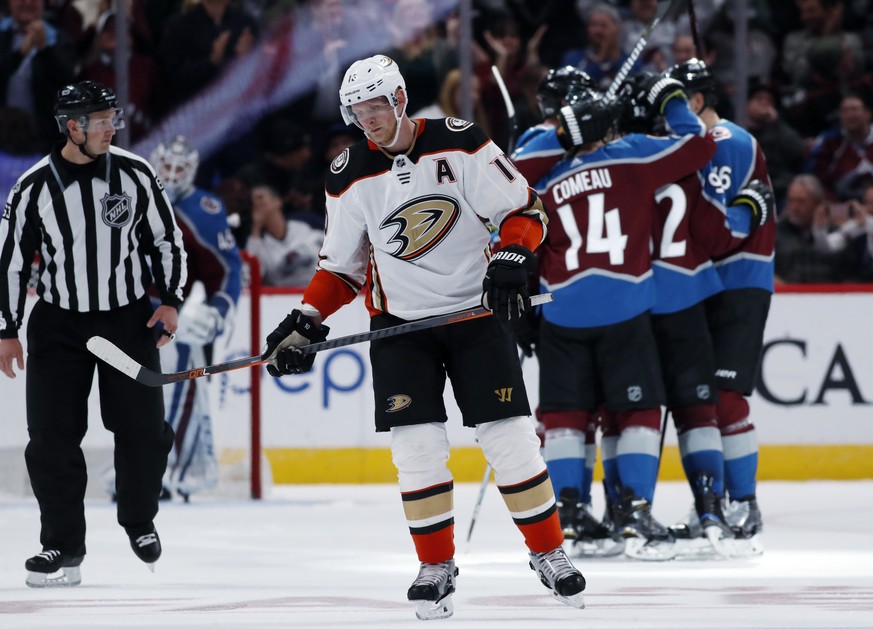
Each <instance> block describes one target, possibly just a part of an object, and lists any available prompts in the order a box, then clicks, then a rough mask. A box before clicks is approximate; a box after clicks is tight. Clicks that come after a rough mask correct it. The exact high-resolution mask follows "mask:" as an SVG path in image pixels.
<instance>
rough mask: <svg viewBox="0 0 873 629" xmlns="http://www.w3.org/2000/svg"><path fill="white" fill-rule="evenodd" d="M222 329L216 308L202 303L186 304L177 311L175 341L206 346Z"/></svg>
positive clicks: (221, 321)
mask: <svg viewBox="0 0 873 629" xmlns="http://www.w3.org/2000/svg"><path fill="white" fill-rule="evenodd" d="M223 328H224V318H223V317H222V316H221V312H219V310H218V308H216V307H215V306H210V305H209V304H206V303H203V302H195V303H186V304H185V305H184V306H182V309H181V310H180V311H179V328H178V329H177V330H176V340H177V341H179V342H180V343H185V344H186V345H206V344H207V343H211V342H212V341H214V340H215V337H216V336H217V335H218V333H219V332H221V330H222V329H223Z"/></svg>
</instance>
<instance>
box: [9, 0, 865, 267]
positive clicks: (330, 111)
mask: <svg viewBox="0 0 873 629" xmlns="http://www.w3.org/2000/svg"><path fill="white" fill-rule="evenodd" d="M79 4H80V3H74V2H73V1H72V0H6V1H4V2H0V98H2V101H0V108H2V109H0V173H2V175H0V182H2V185H3V187H4V190H3V191H2V193H3V194H6V193H7V192H8V189H9V188H10V187H11V185H12V183H11V182H14V181H15V179H16V178H17V176H18V175H19V174H21V173H22V172H23V171H24V170H25V169H26V168H27V167H28V166H29V164H30V163H32V162H33V160H35V159H37V158H38V156H40V155H42V154H44V153H45V152H46V151H47V149H49V148H50V147H51V145H52V144H53V143H54V142H56V141H57V140H59V139H60V138H59V135H58V133H57V127H56V125H55V121H54V119H53V117H52V112H51V110H50V109H51V106H52V103H53V102H54V95H55V93H56V91H57V89H58V88H59V87H61V86H62V85H64V84H67V83H70V82H72V81H75V80H79V79H92V80H96V81H99V82H102V83H104V84H106V85H109V86H110V87H113V86H114V83H115V72H114V63H115V56H114V52H115V47H116V44H117V42H116V26H115V13H114V10H113V3H112V2H111V1H110V0H95V3H94V4H95V5H98V6H96V11H95V12H94V13H95V16H94V19H86V16H85V15H83V13H82V12H80V9H79V8H77V7H78V6H79ZM435 4H438V3H433V2H430V1H429V0H309V1H308V2H306V1H304V0H296V1H295V0H284V1H283V0H273V1H270V0H162V1H161V0H128V2H127V7H128V16H127V22H128V24H129V25H130V52H131V54H130V56H129V61H128V64H129V77H130V81H129V88H128V92H129V93H128V104H127V106H126V109H125V114H126V119H127V121H128V132H129V133H130V138H131V141H132V142H135V141H136V140H138V139H140V138H143V137H145V136H146V135H147V134H149V133H151V132H153V131H154V130H156V129H157V128H158V125H159V124H160V122H161V120H162V119H164V118H165V117H166V116H168V115H169V114H170V113H171V112H172V111H173V110H174V108H177V107H178V106H180V105H181V104H183V103H185V102H187V101H188V100H189V99H191V98H192V97H194V96H195V95H197V94H198V93H200V92H201V90H203V89H204V88H206V87H207V86H209V85H211V84H212V83H213V82H215V81H216V80H217V79H219V77H221V75H222V73H223V72H224V71H225V69H226V68H228V67H229V66H230V65H231V64H232V63H233V62H234V61H235V60H236V59H239V58H242V57H244V56H245V55H246V54H247V53H249V52H250V51H251V50H253V49H254V47H255V46H257V44H258V43H259V42H260V41H263V40H266V39H267V38H269V37H271V34H273V33H276V32H278V31H279V30H280V29H282V28H283V27H287V23H288V20H291V19H297V20H305V21H306V28H307V32H308V33H309V34H310V35H311V36H313V37H314V38H315V39H314V40H313V41H317V42H319V44H320V50H319V51H318V52H319V53H320V58H322V59H324V60H325V68H326V70H325V71H324V72H321V73H320V75H319V78H318V80H317V81H316V82H315V83H314V84H313V85H312V86H310V87H309V89H308V91H307V92H306V93H305V94H304V95H303V96H302V97H300V98H297V99H295V100H294V101H292V102H289V103H287V104H286V105H285V106H284V107H282V108H280V109H278V110H275V111H272V112H270V113H269V114H268V115H266V116H264V117H263V118H262V119H261V120H260V121H259V122H258V123H257V124H255V125H254V126H253V127H252V128H251V129H250V130H248V131H247V132H245V133H243V134H242V135H241V137H238V138H235V139H234V140H233V141H232V142H231V143H229V144H228V145H227V146H225V147H222V148H221V149H220V150H218V151H216V152H215V154H213V155H210V156H207V157H208V159H205V160H204V161H203V163H201V168H200V171H199V174H198V181H197V185H198V186H200V187H203V188H205V189H207V190H211V191H213V192H216V193H217V194H219V195H220V196H221V197H222V198H223V199H224V201H225V204H226V206H227V207H228V209H229V211H230V212H233V213H237V214H239V215H240V220H239V222H238V225H239V226H238V227H236V228H235V234H236V235H237V239H238V241H239V244H240V246H242V247H246V246H249V243H250V242H251V243H252V246H253V247H258V246H260V247H263V246H264V242H263V241H264V239H269V238H272V236H270V233H271V231H270V229H271V228H270V227H268V225H272V224H273V223H272V222H269V221H266V220H265V218H264V217H265V216H266V215H269V212H270V211H271V210H269V208H273V207H280V208H281V210H282V213H283V215H284V218H285V219H286V220H287V221H288V223H287V225H289V226H292V227H294V226H297V225H299V226H300V230H301V234H302V235H301V236H300V237H299V239H298V238H288V237H285V235H282V238H278V237H277V240H276V242H273V243H271V244H270V245H269V246H271V247H272V249H273V252H272V253H271V256H274V257H275V256H277V255H278V253H277V252H276V251H275V249H276V247H277V246H279V245H280V244H281V243H282V242H284V243H296V242H300V241H301V239H302V240H303V241H306V242H309V240H308V237H309V232H310V231H311V230H313V229H315V230H318V229H320V228H321V227H322V226H323V221H324V199H323V189H322V175H323V173H324V171H325V169H326V168H327V167H328V166H329V164H330V162H331V160H332V159H333V157H335V156H336V155H338V154H339V152H341V151H342V150H343V149H344V148H345V147H346V146H348V145H350V144H351V143H353V142H355V141H357V140H359V139H360V138H361V137H362V135H361V133H360V131H359V130H358V129H357V128H355V127H346V126H345V125H344V124H343V123H342V120H341V117H340V114H339V107H338V103H337V89H338V86H339V81H340V77H341V73H342V70H343V69H344V67H345V65H347V64H346V62H347V60H348V59H347V57H348V55H343V51H344V49H345V47H346V46H349V45H350V42H352V41H353V39H354V35H355V33H356V32H358V31H359V30H360V29H361V28H369V27H370V26H371V25H373V24H378V25H379V28H382V29H384V38H383V39H382V41H384V42H385V43H384V49H382V50H370V51H367V54H373V53H377V52H381V53H385V54H388V55H389V56H391V57H392V58H393V59H395V60H396V61H397V63H398V65H399V66H400V69H401V71H402V73H403V75H404V77H405V78H406V82H407V86H408V88H409V90H408V93H409V95H410V102H409V107H408V111H409V112H410V113H411V114H412V116H413V117H416V116H421V117H441V116H460V115H461V111H462V108H461V97H462V93H461V75H460V72H459V70H458V65H459V40H460V30H461V29H460V23H459V16H458V14H457V12H454V13H450V14H449V15H447V16H439V17H440V19H435V15H434V11H435V9H434V7H435ZM657 6H658V2H656V0H611V1H605V0H601V1H595V0H575V1H572V0H474V2H473V7H474V11H473V14H474V21H473V36H474V44H473V63H474V76H473V77H472V87H473V101H474V116H473V117H474V119H475V121H476V122H477V123H478V124H480V125H481V126H482V127H483V128H484V129H485V131H486V132H487V133H488V134H489V135H490V136H491V137H492V138H493V139H494V140H495V141H496V142H497V143H498V145H500V146H502V147H504V148H506V146H507V145H508V143H509V141H510V137H511V134H517V133H520V131H522V130H524V129H525V128H527V127H529V126H531V125H534V124H537V123H538V122H540V112H539V110H538V108H537V105H536V92H537V88H538V86H539V83H540V81H541V79H542V78H543V76H545V74H546V72H547V71H548V70H549V69H550V68H554V67H558V66H562V65H568V64H569V65H573V66H576V67H578V68H580V69H582V70H584V71H586V72H587V73H588V74H589V75H591V76H592V77H593V78H594V79H595V81H597V82H598V84H599V86H600V87H601V88H603V89H605V88H606V87H607V86H609V84H610V83H611V81H612V79H613V78H614V77H615V74H616V72H617V71H618V69H619V68H620V67H621V65H622V63H623V61H624V60H625V59H626V58H627V55H628V52H629V51H630V50H631V48H632V47H633V45H634V43H635V42H636V41H637V39H638V37H639V35H640V33H641V32H642V31H643V29H644V28H645V27H646V25H648V24H649V23H651V21H652V19H653V18H654V16H655V11H656V9H657ZM374 7H375V8H374ZM694 8H695V12H696V18H697V20H696V21H697V31H698V32H699V41H700V49H698V48H697V46H696V45H695V38H694V37H692V29H691V27H690V23H689V19H688V17H687V16H684V15H683V16H680V17H679V18H677V19H676V20H667V21H665V22H663V23H661V24H660V25H659V26H658V28H657V29H656V30H655V31H654V32H653V33H652V35H651V37H650V38H649V41H648V45H647V47H646V49H645V51H644V53H643V54H642V56H641V58H640V59H639V61H638V62H637V64H636V66H635V70H634V71H637V70H641V69H644V70H653V71H662V70H664V69H666V68H668V67H670V66H671V65H672V64H674V63H678V62H681V61H685V60H687V59H689V58H691V57H694V56H697V57H701V58H703V59H705V60H706V62H707V63H708V64H709V66H710V67H711V68H712V70H713V73H714V74H715V76H716V78H717V79H718V81H719V91H720V93H721V98H720V101H719V105H718V110H719V113H720V114H722V115H723V116H725V117H727V118H734V116H735V113H736V112H735V107H734V103H733V96H734V94H736V93H737V87H738V86H737V85H736V84H735V72H734V62H735V60H736V57H737V55H739V54H742V55H745V58H746V60H747V65H748V72H749V78H750V82H749V84H748V85H747V86H746V87H747V90H746V91H747V94H748V100H747V103H746V110H745V111H746V116H745V118H746V119H745V126H746V128H747V129H748V130H749V131H750V132H751V133H753V134H754V136H755V137H756V138H757V139H758V141H759V142H760V144H761V146H762V148H763V150H764V153H765V155H766V157H767V160H768V166H769V169H770V175H771V178H772V181H773V186H774V189H775V192H776V196H777V203H778V212H777V215H778V218H777V220H778V221H779V229H778V240H777V249H776V272H777V276H778V277H777V281H782V282H788V283H817V282H857V281H873V127H871V120H873V0H748V2H747V8H748V14H747V15H746V16H745V17H744V19H746V21H747V25H748V38H747V42H748V49H747V50H745V51H737V50H735V45H734V28H735V19H736V16H735V15H734V3H733V2H732V0H694ZM374 16H376V19H374ZM379 16H381V19H378V18H379ZM283 25H284V26H283ZM492 65H495V66H496V67H497V68H498V69H499V70H500V73H501V75H502V77H503V78H504V81H505V83H506V86H507V88H508V91H509V94H510V95H511V97H512V99H513V102H514V104H515V109H516V113H517V129H512V128H510V121H509V120H508V118H507V116H506V113H505V111H506V110H505V107H504V104H503V100H502V97H501V94H500V91H499V89H498V86H497V84H496V81H495V79H494V76H493V74H492V72H491V66H492ZM279 223H281V221H279ZM279 223H276V224H279ZM253 230H254V231H253ZM280 231H281V230H280ZM287 246H289V247H291V246H294V245H291V244H289V245H287ZM297 253H298V252H295V251H289V255H291V256H294V255H296V254H297ZM308 255H309V253H308V251H307V252H306V253H305V254H301V256H302V257H306V256H308ZM280 257H281V256H280ZM266 279H268V281H271V280H269V278H266ZM276 281H277V282H282V281H283V280H276ZM294 281H296V280H294ZM301 284H305V281H301Z"/></svg>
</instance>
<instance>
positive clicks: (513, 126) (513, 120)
mask: <svg viewBox="0 0 873 629" xmlns="http://www.w3.org/2000/svg"><path fill="white" fill-rule="evenodd" d="M491 74H493V75H494V81H495V82H496V83H497V89H499V90H500V95H501V96H502V97H503V105H504V106H505V107H506V118H507V120H509V140H508V141H507V143H506V154H507V155H511V154H512V151H513V150H514V149H515V136H516V134H517V133H518V116H516V115H515V105H513V104H512V99H511V98H510V97H509V90H507V89H506V83H504V82H503V77H502V76H500V70H498V69H497V66H491Z"/></svg>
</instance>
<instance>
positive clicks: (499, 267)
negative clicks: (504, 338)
mask: <svg viewBox="0 0 873 629" xmlns="http://www.w3.org/2000/svg"><path fill="white" fill-rule="evenodd" d="M535 261H536V258H535V257H534V254H533V252H532V251H531V250H530V249H528V248H527V247H523V246H521V245H509V246H507V247H506V248H505V249H501V250H500V251H498V252H497V253H495V254H494V257H493V258H491V262H490V263H489V264H488V270H487V271H486V272H485V279H484V280H483V281H482V305H483V306H484V307H485V308H487V309H488V310H490V311H491V312H493V313H494V317H495V318H496V319H497V320H498V321H503V322H509V321H513V320H518V319H520V318H521V317H522V316H524V313H525V312H528V311H530V294H529V292H528V289H527V277H528V275H530V272H531V270H532V269H533V267H534V264H535Z"/></svg>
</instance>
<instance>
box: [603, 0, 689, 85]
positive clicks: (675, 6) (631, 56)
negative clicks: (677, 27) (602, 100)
mask: <svg viewBox="0 0 873 629" xmlns="http://www.w3.org/2000/svg"><path fill="white" fill-rule="evenodd" d="M688 1H689V0H670V2H669V3H664V4H665V5H666V7H667V8H666V9H664V10H663V11H660V12H659V13H658V14H657V15H655V19H653V20H652V23H651V24H649V25H648V26H647V27H646V28H645V29H643V32H642V33H640V38H639V39H638V40H637V43H636V44H634V47H633V48H632V49H631V51H630V53H628V56H627V59H625V60H624V63H623V64H621V67H620V68H619V69H618V72H617V73H616V75H615V78H614V79H612V83H610V84H609V87H608V88H606V99H607V100H614V99H615V95H616V94H617V93H618V88H620V87H621V84H622V83H624V80H625V79H626V78H627V75H628V73H629V72H630V71H631V68H633V66H634V64H635V63H636V62H637V59H639V58H640V55H641V54H643V49H644V48H645V47H646V44H648V43H649V36H650V35H651V34H652V31H654V30H655V28H657V26H658V24H660V23H661V21H662V20H664V19H673V18H675V17H676V16H678V15H679V13H681V12H682V10H683V9H685V3H686V2H688ZM661 6H664V5H661Z"/></svg>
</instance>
